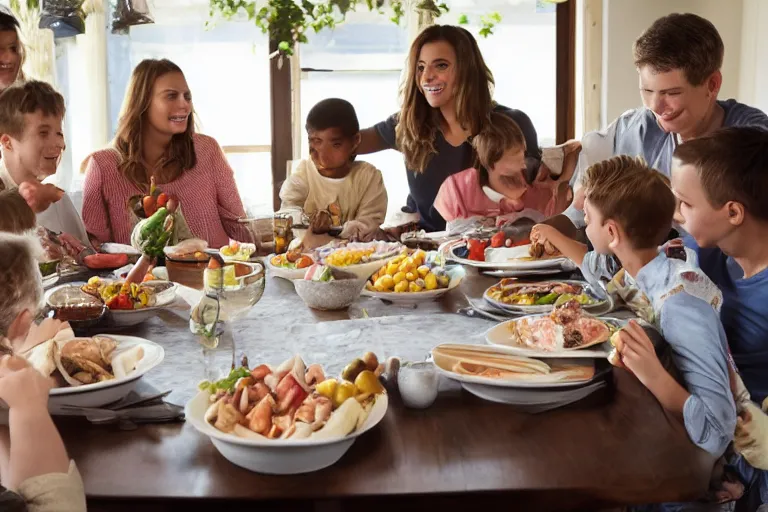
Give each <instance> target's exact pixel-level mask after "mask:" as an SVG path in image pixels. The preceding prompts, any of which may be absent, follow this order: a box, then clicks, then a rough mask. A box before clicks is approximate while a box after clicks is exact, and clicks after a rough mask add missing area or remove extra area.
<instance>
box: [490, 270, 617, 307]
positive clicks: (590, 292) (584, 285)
mask: <svg viewBox="0 0 768 512" xmlns="http://www.w3.org/2000/svg"><path fill="white" fill-rule="evenodd" d="M551 283H568V284H577V285H579V286H581V287H582V289H583V290H584V292H585V293H586V294H587V295H589V296H590V297H592V298H593V299H595V300H598V301H599V302H596V303H594V304H589V305H585V306H582V307H583V309H586V310H600V309H605V307H606V306H607V305H608V302H609V301H608V300H606V299H605V298H603V299H602V300H601V299H600V297H599V295H598V294H597V293H595V290H593V289H592V287H591V286H590V285H589V283H587V282H586V281H574V280H570V279H563V280H553V281H538V282H522V281H521V282H517V283H515V286H529V285H530V286H535V285H545V284H551ZM498 284H499V283H496V284H495V285H493V286H490V287H488V289H487V290H485V292H484V293H483V299H485V301H486V302H487V303H489V304H491V305H492V306H494V307H496V308H499V309H503V310H505V311H511V312H513V313H524V314H529V315H531V314H535V313H549V312H550V311H552V309H554V307H555V306H554V304H546V305H542V306H536V305H531V306H524V305H523V306H520V305H515V304H506V303H504V302H500V301H498V300H496V299H493V298H491V296H490V295H489V292H490V291H491V288H493V287H495V286H497V285H498Z"/></svg>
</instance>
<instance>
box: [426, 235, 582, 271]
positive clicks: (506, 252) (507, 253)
mask: <svg viewBox="0 0 768 512" xmlns="http://www.w3.org/2000/svg"><path fill="white" fill-rule="evenodd" d="M465 245H466V242H465V241H464V240H452V241H450V242H446V243H444V244H443V245H441V246H440V248H439V249H438V251H439V252H440V253H441V254H442V255H443V257H445V258H446V259H448V260H450V261H453V262H456V263H460V264H462V265H467V266H470V267H475V268H479V269H484V270H516V271H525V270H541V269H553V268H554V269H559V270H562V271H566V270H575V269H576V265H575V264H574V263H573V262H572V261H571V260H569V259H568V258H564V257H563V258H549V259H544V260H516V259H514V258H517V257H520V258H524V257H528V248H529V247H530V245H521V246H519V247H510V248H504V249H503V250H502V249H494V251H498V252H494V253H492V254H495V255H494V256H493V258H494V259H495V261H493V260H491V261H475V260H470V259H467V258H461V257H459V256H457V255H456V254H455V253H454V250H455V249H458V248H460V247H463V246H465ZM502 255H503V257H502Z"/></svg>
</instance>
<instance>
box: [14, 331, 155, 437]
mask: <svg viewBox="0 0 768 512" xmlns="http://www.w3.org/2000/svg"><path fill="white" fill-rule="evenodd" d="M108 336H109V337H110V338H112V339H113V340H115V341H117V343H118V347H117V349H115V355H117V354H119V353H120V352H123V351H125V350H128V349H130V348H132V347H134V346H136V345H141V346H142V347H143V348H144V357H142V358H141V360H140V361H139V364H138V365H137V367H136V369H135V370H134V371H133V372H131V373H130V374H128V375H126V376H125V377H123V378H121V379H112V380H108V381H104V382H97V383H95V384H84V385H82V386H75V387H60V388H53V389H52V390H51V391H50V394H49V397H48V410H49V411H51V413H52V414H56V413H57V412H58V411H59V410H61V409H62V408H64V409H66V407H102V406H104V405H107V404H111V403H113V402H117V401H118V400H121V399H123V398H125V397H126V396H128V395H129V394H130V393H131V391H133V390H134V389H136V387H137V386H138V385H139V381H140V379H141V378H142V377H143V376H144V375H145V374H146V373H147V372H149V371H150V370H152V369H153V368H155V367H156V366H158V365H160V363H162V362H163V359H164V357H165V350H164V349H163V347H161V346H160V345H158V344H157V343H153V342H151V341H149V340H145V339H143V338H137V337H135V336H119V335H114V334H110V335H108ZM0 404H2V403H1V402H0ZM7 423H8V409H7V407H6V406H5V404H2V405H0V425H5V424H7Z"/></svg>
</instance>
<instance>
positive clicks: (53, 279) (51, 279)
mask: <svg viewBox="0 0 768 512" xmlns="http://www.w3.org/2000/svg"><path fill="white" fill-rule="evenodd" d="M59 279H60V278H59V274H58V272H57V273H55V274H51V275H49V276H47V277H44V278H43V290H47V289H48V288H50V287H51V286H53V285H55V284H56V283H58V282H59Z"/></svg>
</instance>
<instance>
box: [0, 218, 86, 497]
mask: <svg viewBox="0 0 768 512" xmlns="http://www.w3.org/2000/svg"><path fill="white" fill-rule="evenodd" d="M41 252H42V248H41V247H40V245H39V243H38V242H37V241H36V240H35V239H34V238H31V237H29V236H21V235H14V234H9V233H0V285H1V286H2V288H3V293H2V294H0V343H1V344H2V345H4V346H5V347H9V346H10V347H13V349H14V350H17V349H22V350H23V348H25V347H23V345H25V344H26V342H27V341H28V340H29V333H30V330H32V329H33V319H34V317H35V316H36V314H37V311H38V308H39V306H40V302H41V300H42V296H43V290H42V281H41V277H40V271H39V270H38V267H37V261H38V258H39V256H40V253H41ZM54 327H56V326H54ZM51 386H52V382H51V381H50V380H49V379H48V378H46V377H44V376H43V375H42V374H41V373H40V372H38V371H37V370H35V369H34V368H32V367H31V366H29V365H28V363H27V362H26V360H25V359H23V358H20V357H16V356H10V355H5V356H3V357H1V358H0V400H3V401H4V402H5V403H6V405H7V406H8V408H9V415H8V417H9V424H8V429H7V430H5V431H3V432H2V436H1V437H2V439H1V440H2V442H0V477H1V478H2V483H3V486H4V487H5V489H6V490H5V491H3V492H2V493H0V504H2V505H3V506H4V507H5V506H7V505H6V503H9V504H10V503H13V502H14V501H18V500H14V498H15V496H14V495H13V494H12V493H14V492H15V493H17V494H18V495H19V496H20V498H21V499H22V500H23V501H24V502H26V506H27V510H29V511H30V512H48V511H51V512H53V511H56V512H70V511H71V512H76V511H77V512H79V511H84V510H86V505H85V494H84V490H83V483H82V480H81V479H80V474H79V473H78V471H77V468H76V467H75V464H74V462H72V461H70V459H69V457H68V455H67V452H66V449H65V448H64V443H63V442H62V440H61V436H60V435H59V433H58V431H57V430H56V426H55V425H54V424H53V420H52V419H51V416H50V414H49V413H48V392H49V390H50V389H51ZM3 500H5V501H3ZM4 509H5V508H4Z"/></svg>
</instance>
